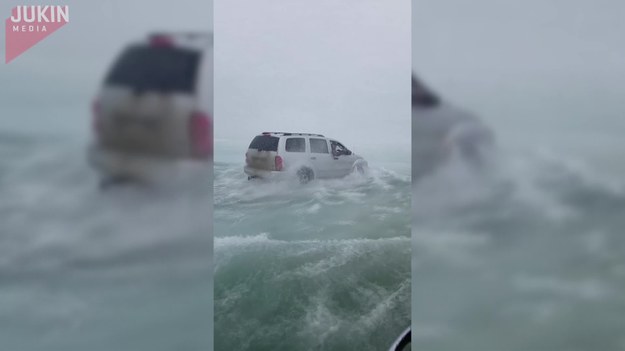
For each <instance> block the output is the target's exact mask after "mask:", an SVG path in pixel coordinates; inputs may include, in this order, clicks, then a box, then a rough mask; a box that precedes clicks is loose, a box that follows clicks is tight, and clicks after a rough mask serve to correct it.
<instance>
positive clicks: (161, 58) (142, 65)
mask: <svg viewBox="0 0 625 351" xmlns="http://www.w3.org/2000/svg"><path fill="white" fill-rule="evenodd" d="M199 61H200V52H198V51H195V50H189V49H181V48H173V47H153V46H145V45H135V46H130V47H129V48H128V49H126V51H124V53H123V54H122V55H121V56H120V58H119V59H118V60H117V61H116V62H115V64H114V65H113V68H112V69H111V71H110V72H109V75H108V77H107V78H106V81H105V83H106V84H108V85H121V86H124V87H130V88H133V89H134V90H137V91H144V90H156V91H159V92H182V93H192V92H193V91H194V90H195V80H196V73H197V70H198V65H199Z"/></svg>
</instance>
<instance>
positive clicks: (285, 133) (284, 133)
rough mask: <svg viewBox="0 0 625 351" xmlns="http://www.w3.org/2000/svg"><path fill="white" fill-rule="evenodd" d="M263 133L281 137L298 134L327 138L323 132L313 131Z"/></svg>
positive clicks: (263, 133)
mask: <svg viewBox="0 0 625 351" xmlns="http://www.w3.org/2000/svg"><path fill="white" fill-rule="evenodd" d="M261 135H269V136H275V137H281V136H291V135H297V136H315V137H322V138H325V137H324V136H323V135H321V134H313V133H292V132H262V133H261Z"/></svg>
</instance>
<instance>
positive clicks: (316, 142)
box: [310, 138, 330, 154]
mask: <svg viewBox="0 0 625 351" xmlns="http://www.w3.org/2000/svg"><path fill="white" fill-rule="evenodd" d="M310 152H314V153H316V154H329V153H330V151H328V142H327V141H326V140H325V139H314V138H310Z"/></svg>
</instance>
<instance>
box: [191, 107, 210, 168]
mask: <svg viewBox="0 0 625 351" xmlns="http://www.w3.org/2000/svg"><path fill="white" fill-rule="evenodd" d="M189 136H190V137H191V153H192V155H193V156H194V157H197V158H212V157H213V124H212V119H211V118H210V116H208V115H206V114H204V113H202V112H194V113H193V114H192V115H191V119H190V120H189Z"/></svg>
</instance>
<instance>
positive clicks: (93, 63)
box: [0, 0, 213, 139]
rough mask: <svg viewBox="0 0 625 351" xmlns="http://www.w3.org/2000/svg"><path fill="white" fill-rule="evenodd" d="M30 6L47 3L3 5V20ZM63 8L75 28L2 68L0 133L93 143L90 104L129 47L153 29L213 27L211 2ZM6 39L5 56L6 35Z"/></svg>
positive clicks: (111, 2)
mask: <svg viewBox="0 0 625 351" xmlns="http://www.w3.org/2000/svg"><path fill="white" fill-rule="evenodd" d="M30 4H38V5H41V2H37V1H29V0H19V1H18V0H9V1H6V0H3V1H2V2H1V3H0V15H1V16H2V19H3V20H4V19H5V18H7V17H9V15H10V13H11V8H13V7H14V6H16V5H30ZM62 4H66V5H68V6H69V8H70V10H69V12H70V23H68V24H67V25H65V26H64V27H63V28H61V29H59V30H58V31H57V32H55V33H52V34H51V35H50V36H49V37H47V38H46V39H44V40H43V41H42V42H40V43H38V44H37V45H35V46H34V47H32V48H31V49H30V50H28V51H26V52H25V53H23V54H22V55H21V56H19V57H17V58H16V59H15V60H14V61H13V62H11V63H10V64H8V65H7V64H4V63H3V64H2V65H1V67H0V86H1V87H2V95H0V131H18V132H22V133H48V134H60V135H70V136H72V137H78V138H82V139H86V138H88V137H89V124H90V105H91V101H92V99H93V97H94V95H95V93H96V91H97V89H98V88H99V85H100V83H101V81H102V79H103V77H104V74H105V72H106V70H107V69H108V67H109V65H110V64H111V63H112V61H113V59H114V58H115V57H116V56H117V55H118V54H119V53H120V51H121V49H122V48H123V47H124V46H125V45H126V44H128V43H129V42H131V41H133V40H136V39H141V38H144V37H145V35H146V34H147V33H150V32H152V31H160V30H163V31H180V30H184V31H193V30H197V31H204V32H207V31H211V29H212V19H213V18H212V14H213V6H212V0H177V1H176V2H175V3H172V2H169V1H151V0H107V1H84V0H66V1H64V2H62ZM3 32H4V31H3ZM0 37H1V39H0V40H1V41H2V42H1V43H0V46H1V47H2V50H3V52H2V55H3V56H4V34H3V35H1V36H0ZM3 61H4V58H3Z"/></svg>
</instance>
